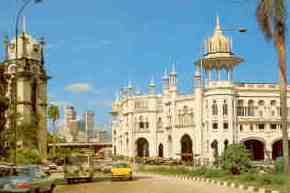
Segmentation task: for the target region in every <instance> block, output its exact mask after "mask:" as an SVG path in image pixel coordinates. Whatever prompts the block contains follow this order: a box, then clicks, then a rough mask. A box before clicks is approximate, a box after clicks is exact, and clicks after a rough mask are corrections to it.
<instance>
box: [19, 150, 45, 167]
mask: <svg viewBox="0 0 290 193" xmlns="http://www.w3.org/2000/svg"><path fill="white" fill-rule="evenodd" d="M16 155H17V163H19V164H39V163H41V157H40V154H39V152H38V151H37V150H36V149H21V150H18V151H17V154H16Z"/></svg>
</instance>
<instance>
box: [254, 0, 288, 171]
mask: <svg viewBox="0 0 290 193" xmlns="http://www.w3.org/2000/svg"><path fill="white" fill-rule="evenodd" d="M286 8H287V6H286V0H259V4H258V7H257V10H256V16H257V21H258V24H259V26H260V28H261V31H262V32H263V33H264V35H265V37H266V39H267V40H272V41H273V43H274V45H275V47H276V50H277V54H278V62H279V87H280V108H281V127H282V137H283V155H284V156H283V157H284V172H285V174H288V175H290V166H289V149H288V132H287V85H288V81H287V64H286V46H285V36H286V28H287V27H286V19H287V10H286Z"/></svg>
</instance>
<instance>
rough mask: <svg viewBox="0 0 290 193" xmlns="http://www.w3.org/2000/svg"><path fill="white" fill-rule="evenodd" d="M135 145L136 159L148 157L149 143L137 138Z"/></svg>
mask: <svg viewBox="0 0 290 193" xmlns="http://www.w3.org/2000/svg"><path fill="white" fill-rule="evenodd" d="M136 145H137V156H138V157H149V143H148V141H147V139H145V138H139V139H138V140H137V141H136Z"/></svg>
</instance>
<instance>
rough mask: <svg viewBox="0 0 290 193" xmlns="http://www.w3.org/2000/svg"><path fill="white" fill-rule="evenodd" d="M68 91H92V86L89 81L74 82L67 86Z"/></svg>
mask: <svg viewBox="0 0 290 193" xmlns="http://www.w3.org/2000/svg"><path fill="white" fill-rule="evenodd" d="M65 90H66V91H69V92H74V93H82V92H90V91H92V87H91V85H90V84H88V83H73V84H70V85H67V86H66V87H65Z"/></svg>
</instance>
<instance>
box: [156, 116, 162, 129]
mask: <svg viewBox="0 0 290 193" xmlns="http://www.w3.org/2000/svg"><path fill="white" fill-rule="evenodd" d="M157 128H162V118H161V117H159V118H158V121H157Z"/></svg>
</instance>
